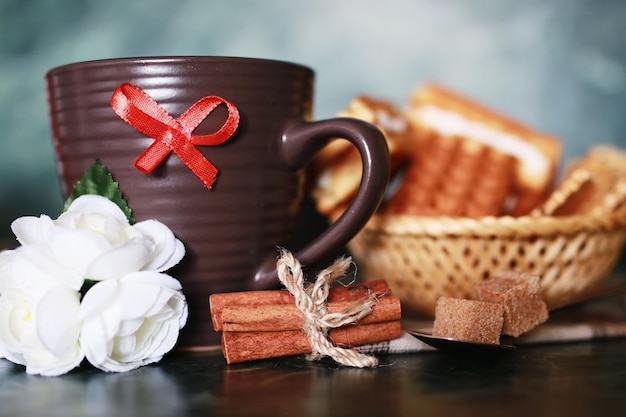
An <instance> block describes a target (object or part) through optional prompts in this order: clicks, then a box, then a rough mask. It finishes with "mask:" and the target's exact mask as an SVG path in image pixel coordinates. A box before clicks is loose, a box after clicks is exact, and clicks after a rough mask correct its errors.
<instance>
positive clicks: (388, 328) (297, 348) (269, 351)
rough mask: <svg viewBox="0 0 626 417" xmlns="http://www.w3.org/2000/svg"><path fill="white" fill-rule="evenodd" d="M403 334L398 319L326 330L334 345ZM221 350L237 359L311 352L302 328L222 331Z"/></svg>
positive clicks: (244, 360) (345, 345) (228, 357)
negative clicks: (328, 331) (273, 330)
mask: <svg viewBox="0 0 626 417" xmlns="http://www.w3.org/2000/svg"><path fill="white" fill-rule="evenodd" d="M401 335H402V328H401V325H400V321H399V320H396V321H390V322H383V323H373V324H363V325H351V326H343V327H339V328H337V329H333V330H331V331H330V333H329V338H330V340H331V341H332V342H333V343H334V344H335V345H337V346H342V347H354V346H360V345H365V344H369V343H377V342H382V341H385V340H391V339H396V338H398V337H400V336H401ZM222 352H223V353H224V357H225V358H226V362H227V363H229V364H231V363H240V362H247V361H252V360H257V359H268V358H276V357H280V356H290V355H300V354H305V353H311V345H310V344H309V341H308V339H307V337H306V335H305V334H304V332H303V331H302V330H284V331H277V332H224V333H223V334H222Z"/></svg>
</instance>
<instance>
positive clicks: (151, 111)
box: [111, 83, 240, 189]
mask: <svg viewBox="0 0 626 417" xmlns="http://www.w3.org/2000/svg"><path fill="white" fill-rule="evenodd" d="M221 104H224V105H226V107H227V109H228V118H227V119H226V121H225V122H224V124H223V125H222V126H221V127H220V128H219V129H218V130H217V131H216V132H213V133H211V134H208V135H194V134H193V131H194V129H195V128H196V127H198V125H199V124H200V123H202V121H203V120H204V119H205V118H206V117H207V116H208V115H209V114H210V113H211V112H212V111H213V110H215V108H217V107H218V106H219V105H221ZM111 107H112V108H113V110H114V111H115V113H116V114H117V115H118V116H119V117H120V118H121V119H122V120H124V121H125V122H126V123H128V124H129V125H131V126H132V127H134V128H135V129H137V130H138V131H140V132H141V133H143V134H144V135H146V136H149V137H151V138H154V139H155V141H154V142H153V143H152V144H150V146H148V148H146V150H145V151H144V152H143V153H142V154H141V155H140V156H139V157H138V158H137V159H136V160H135V162H134V165H135V168H137V169H138V170H140V171H142V172H146V173H149V172H152V171H153V170H154V169H155V168H156V167H157V166H158V165H159V164H160V163H161V162H162V161H163V160H164V159H165V157H166V156H167V155H168V154H169V153H170V152H171V151H174V153H176V155H178V157H179V158H180V159H181V160H182V161H183V162H184V163H185V165H187V167H189V169H191V171H192V172H193V173H194V174H195V175H196V176H197V177H198V178H200V180H201V181H202V182H203V183H204V185H205V186H206V187H207V188H209V189H210V188H211V187H212V186H213V182H214V181H215V177H216V176H217V173H218V169H217V168H216V167H215V166H214V165H213V164H212V163H211V162H210V161H209V160H208V159H206V158H205V157H204V155H203V154H202V153H201V152H200V151H199V150H198V149H197V148H196V145H202V146H215V145H219V144H221V143H223V142H225V141H226V140H228V139H229V138H230V137H231V136H232V135H233V134H234V133H235V131H236V130H237V127H238V126H239V117H240V116H239V110H238V109H237V107H235V105H234V104H232V103H231V102H229V101H227V100H225V99H223V98H221V97H218V96H206V97H202V98H201V99H200V100H198V101H196V102H195V103H194V104H192V105H191V107H189V108H188V109H187V110H186V111H185V112H184V113H183V114H181V115H180V117H178V119H174V117H172V116H171V115H170V114H169V113H167V111H165V109H163V107H161V106H160V105H159V104H158V103H157V102H156V101H155V100H154V99H153V98H152V97H150V96H149V95H148V94H147V93H146V92H144V91H143V90H142V89H141V88H139V87H137V86H135V85H133V84H129V83H123V84H120V86H119V87H117V88H116V89H115V91H114V92H113V95H112V96H111Z"/></svg>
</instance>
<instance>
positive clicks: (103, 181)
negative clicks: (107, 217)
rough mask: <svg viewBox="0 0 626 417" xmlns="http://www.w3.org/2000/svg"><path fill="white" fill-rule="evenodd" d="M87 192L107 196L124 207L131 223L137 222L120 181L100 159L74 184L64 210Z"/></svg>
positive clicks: (121, 207)
mask: <svg viewBox="0 0 626 417" xmlns="http://www.w3.org/2000/svg"><path fill="white" fill-rule="evenodd" d="M85 194H96V195H101V196H103V197H107V198H108V199H109V200H111V201H112V202H114V203H115V204H117V205H118V206H119V208H120V209H122V211H123V212H124V214H125V215H126V218H127V219H128V221H129V222H130V224H134V223H135V219H134V218H133V215H132V210H131V209H130V207H129V206H128V203H127V202H126V200H124V197H123V196H122V192H121V191H120V185H119V183H117V182H115V180H113V176H112V175H111V173H110V172H109V170H108V169H107V167H105V166H104V165H103V164H102V163H101V162H100V160H99V159H96V161H95V162H94V163H93V164H92V165H91V166H90V167H89V168H87V169H86V170H85V172H84V173H83V175H82V176H81V177H80V179H79V180H78V181H77V182H76V184H74V189H73V191H72V194H71V195H70V196H69V197H68V199H67V200H66V201H65V207H64V208H63V211H66V210H67V208H68V207H69V206H70V204H72V202H73V201H74V200H76V199H77V198H78V197H80V196H81V195H85Z"/></svg>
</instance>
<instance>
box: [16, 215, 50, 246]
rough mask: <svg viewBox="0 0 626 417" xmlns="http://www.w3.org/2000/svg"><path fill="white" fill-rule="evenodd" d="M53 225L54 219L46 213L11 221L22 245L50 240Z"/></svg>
mask: <svg viewBox="0 0 626 417" xmlns="http://www.w3.org/2000/svg"><path fill="white" fill-rule="evenodd" d="M53 226H54V223H53V221H52V219H51V218H50V217H48V216H46V215H41V216H40V217H34V216H24V217H20V218H18V219H16V220H14V221H13V223H11V230H12V231H13V233H14V234H15V237H16V238H17V240H18V242H20V243H21V244H22V245H27V244H41V243H42V242H44V243H45V242H47V241H48V238H49V234H50V230H51V229H52V227H53Z"/></svg>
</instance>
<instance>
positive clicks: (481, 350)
mask: <svg viewBox="0 0 626 417" xmlns="http://www.w3.org/2000/svg"><path fill="white" fill-rule="evenodd" d="M623 294H626V282H623V283H621V284H617V285H614V286H611V287H608V288H604V289H599V290H595V291H592V292H590V293H587V294H584V295H582V296H581V297H579V298H578V299H576V300H574V301H569V302H567V303H561V304H557V305H554V306H551V307H550V313H554V312H556V311H557V310H563V309H565V308H569V307H573V306H578V305H581V304H586V303H588V302H591V301H596V300H599V299H604V298H607V297H611V296H615V295H623ZM407 333H409V334H411V335H412V336H415V337H416V338H418V339H419V340H421V341H422V342H424V343H426V344H428V345H430V346H432V347H434V348H437V349H439V350H441V351H445V352H448V353H455V354H456V353H461V354H469V355H485V354H494V353H501V352H510V351H513V350H515V345H513V343H512V341H513V338H511V337H509V336H504V335H503V336H501V338H500V343H486V342H473V341H468V340H460V339H454V338H451V337H441V336H433V335H432V334H431V333H429V332H426V331H422V330H407Z"/></svg>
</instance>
